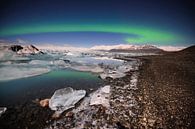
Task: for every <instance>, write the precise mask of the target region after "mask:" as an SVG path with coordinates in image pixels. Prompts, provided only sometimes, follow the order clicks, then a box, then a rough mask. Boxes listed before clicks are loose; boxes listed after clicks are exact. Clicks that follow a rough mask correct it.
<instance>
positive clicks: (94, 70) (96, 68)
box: [71, 65, 104, 73]
mask: <svg viewBox="0 0 195 129" xmlns="http://www.w3.org/2000/svg"><path fill="white" fill-rule="evenodd" d="M71 68H72V69H74V70H77V71H83V72H92V73H103V72H104V69H102V68H101V67H99V66H96V65H80V66H72V67H71Z"/></svg>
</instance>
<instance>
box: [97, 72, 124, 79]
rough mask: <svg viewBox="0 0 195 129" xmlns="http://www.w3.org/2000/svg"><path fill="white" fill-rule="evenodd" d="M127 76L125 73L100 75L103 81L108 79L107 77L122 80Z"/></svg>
mask: <svg viewBox="0 0 195 129" xmlns="http://www.w3.org/2000/svg"><path fill="white" fill-rule="evenodd" d="M124 76H126V74H125V73H121V72H116V73H102V74H100V78H101V79H106V78H107V77H110V78H112V79H116V78H121V77H124Z"/></svg>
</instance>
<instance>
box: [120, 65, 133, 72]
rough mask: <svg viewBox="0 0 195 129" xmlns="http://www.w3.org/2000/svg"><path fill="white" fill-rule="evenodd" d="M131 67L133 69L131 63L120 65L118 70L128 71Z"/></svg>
mask: <svg viewBox="0 0 195 129" xmlns="http://www.w3.org/2000/svg"><path fill="white" fill-rule="evenodd" d="M131 69H133V68H132V66H131V65H121V66H119V67H118V69H117V71H119V72H122V73H126V72H128V71H130V70H131Z"/></svg>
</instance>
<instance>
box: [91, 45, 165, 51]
mask: <svg viewBox="0 0 195 129" xmlns="http://www.w3.org/2000/svg"><path fill="white" fill-rule="evenodd" d="M91 50H102V51H111V52H129V51H131V52H133V51H134V52H136V51H137V52H141V51H148V52H149V51H152V52H153V51H162V50H161V49H159V48H158V47H155V46H152V45H126V44H120V45H111V46H106V45H101V46H94V47H92V48H91Z"/></svg>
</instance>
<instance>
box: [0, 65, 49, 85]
mask: <svg viewBox="0 0 195 129" xmlns="http://www.w3.org/2000/svg"><path fill="white" fill-rule="evenodd" d="M48 72H50V70H49V69H48V68H29V67H23V66H22V67H14V66H10V67H1V68H0V81H8V80H13V79H19V78H25V77H32V76H37V75H41V74H44V73H48Z"/></svg>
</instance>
